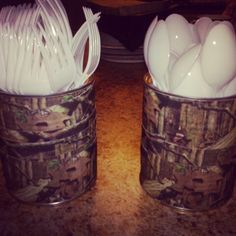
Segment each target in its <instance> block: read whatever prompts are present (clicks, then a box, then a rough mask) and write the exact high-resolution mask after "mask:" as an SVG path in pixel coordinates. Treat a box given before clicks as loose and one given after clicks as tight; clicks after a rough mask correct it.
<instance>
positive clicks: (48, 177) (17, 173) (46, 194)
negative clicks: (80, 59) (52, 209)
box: [0, 82, 97, 205]
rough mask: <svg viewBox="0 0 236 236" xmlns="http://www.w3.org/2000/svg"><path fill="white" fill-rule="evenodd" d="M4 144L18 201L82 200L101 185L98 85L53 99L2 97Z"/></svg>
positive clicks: (9, 177) (7, 173)
mask: <svg viewBox="0 0 236 236" xmlns="http://www.w3.org/2000/svg"><path fill="white" fill-rule="evenodd" d="M0 138H1V143H2V144H3V148H2V153H1V156H2V161H3V170H4V175H5V179H6V186H7V189H8V190H9V193H10V194H11V195H12V196H13V197H15V198H16V199H18V200H20V201H22V202H25V203H32V204H43V205H55V204H60V203H63V202H65V201H68V200H72V199H74V198H76V197H78V196H80V195H81V194H83V193H85V192H86V191H87V190H89V189H90V188H91V187H92V186H93V185H94V184H95V181H96V172H97V171H96V169H97V167H96V158H97V157H96V155H97V154H96V153H97V142H96V110H95V92H94V83H93V82H89V83H88V84H86V85H84V86H83V87H81V88H79V89H76V90H73V91H69V92H64V93H60V94H55V95H49V96H22V95H10V94H6V93H2V92H0Z"/></svg>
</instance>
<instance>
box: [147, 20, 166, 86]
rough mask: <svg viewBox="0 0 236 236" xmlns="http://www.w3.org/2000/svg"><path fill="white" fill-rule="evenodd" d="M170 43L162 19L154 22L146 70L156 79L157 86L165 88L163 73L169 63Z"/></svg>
mask: <svg viewBox="0 0 236 236" xmlns="http://www.w3.org/2000/svg"><path fill="white" fill-rule="evenodd" d="M169 53H170V43H169V36H168V31H167V27H166V23H165V21H163V20H160V21H158V23H157V24H156V26H155V28H154V30H153V32H152V34H151V37H150V40H149V45H148V55H147V56H148V58H147V61H148V70H149V73H150V74H151V76H152V77H153V80H156V81H155V82H156V84H157V85H158V87H160V88H162V89H165V90H166V89H167V86H166V82H165V78H164V75H165V73H166V71H167V68H168V64H169Z"/></svg>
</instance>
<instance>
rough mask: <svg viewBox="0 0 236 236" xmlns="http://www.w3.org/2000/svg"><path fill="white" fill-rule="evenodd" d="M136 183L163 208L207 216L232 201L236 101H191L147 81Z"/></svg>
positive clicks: (235, 99)
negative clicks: (209, 212) (160, 89)
mask: <svg viewBox="0 0 236 236" xmlns="http://www.w3.org/2000/svg"><path fill="white" fill-rule="evenodd" d="M144 80H145V83H144V97H143V121H142V140H141V172H140V182H141V185H142V187H143V189H144V190H145V191H146V192H147V193H148V194H149V195H150V196H152V197H153V198H156V199H158V200H159V201H160V202H161V203H163V204H166V205H168V206H171V207H175V208H178V209H181V210H196V211H199V210H208V209H212V208H215V207H218V206H220V205H222V204H223V203H225V202H226V201H227V200H228V199H229V198H230V197H231V195H232V191H233V188H234V182H235V163H236V96H231V97H226V98H220V99H193V98H186V97H181V96H175V95H172V94H168V93H164V92H161V91H159V90H158V89H156V88H155V87H153V86H152V84H151V78H150V76H149V75H146V76H145V79H144Z"/></svg>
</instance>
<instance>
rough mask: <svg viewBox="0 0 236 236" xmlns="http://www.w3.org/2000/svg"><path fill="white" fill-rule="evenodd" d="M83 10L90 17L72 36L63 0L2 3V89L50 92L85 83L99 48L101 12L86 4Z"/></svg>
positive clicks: (75, 87) (0, 14) (73, 87)
mask: <svg viewBox="0 0 236 236" xmlns="http://www.w3.org/2000/svg"><path fill="white" fill-rule="evenodd" d="M83 12H84V15H85V19H86V21H85V22H84V23H83V24H82V26H81V27H80V28H79V30H78V31H77V32H76V34H75V35H74V36H73V35H72V31H71V28H70V24H69V20H68V16H67V13H66V10H65V8H64V7H63V4H62V3H61V1H60V0H36V2H35V4H23V5H18V6H7V7H4V8H2V9H1V11H0V71H1V77H0V89H1V90H2V91H4V92H6V93H10V94H19V95H49V94H55V93H60V92H65V91H68V90H72V89H77V88H80V87H81V86H83V85H84V84H85V82H86V81H87V80H88V78H89V77H90V76H91V75H92V74H93V73H94V71H95V70H96V68H97V66H98V64H99V61H100V54H101V39H100V34H99V30H98V26H97V22H98V20H99V19H100V13H96V14H93V12H92V10H91V9H90V8H86V7H83ZM86 43H88V49H89V50H88V59H87V60H86V61H85V59H84V54H85V48H86Z"/></svg>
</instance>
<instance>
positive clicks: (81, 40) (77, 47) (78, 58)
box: [71, 12, 101, 77]
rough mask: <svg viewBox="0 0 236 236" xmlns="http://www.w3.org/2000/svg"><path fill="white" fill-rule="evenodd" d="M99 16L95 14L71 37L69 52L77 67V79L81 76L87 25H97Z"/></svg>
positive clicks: (87, 34)
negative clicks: (70, 51)
mask: <svg viewBox="0 0 236 236" xmlns="http://www.w3.org/2000/svg"><path fill="white" fill-rule="evenodd" d="M100 14H101V13H100V12H99V13H96V14H94V15H93V16H92V17H91V18H90V19H89V21H86V22H84V24H83V25H82V26H81V27H80V29H79V30H78V31H77V33H76V34H75V36H74V37H73V40H72V48H71V50H72V54H73V55H74V59H75V62H76V65H77V73H78V74H79V77H82V74H83V62H84V49H85V44H86V42H87V40H88V36H89V33H88V24H89V23H97V21H98V20H99V19H100Z"/></svg>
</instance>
